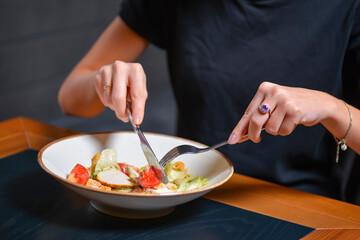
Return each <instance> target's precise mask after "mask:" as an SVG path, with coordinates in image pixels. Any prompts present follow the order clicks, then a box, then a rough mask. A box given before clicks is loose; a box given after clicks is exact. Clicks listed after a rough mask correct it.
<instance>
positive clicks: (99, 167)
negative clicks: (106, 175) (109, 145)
mask: <svg viewBox="0 0 360 240" xmlns="http://www.w3.org/2000/svg"><path fill="white" fill-rule="evenodd" d="M111 168H116V169H120V167H119V165H118V163H117V158H116V151H115V150H113V149H105V150H103V151H102V152H101V156H100V159H99V161H97V163H96V166H95V172H94V173H93V176H96V174H98V173H99V172H101V171H104V170H108V169H111Z"/></svg>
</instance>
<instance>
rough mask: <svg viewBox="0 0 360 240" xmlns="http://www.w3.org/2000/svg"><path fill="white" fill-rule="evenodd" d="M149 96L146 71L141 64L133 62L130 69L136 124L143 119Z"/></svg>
mask: <svg viewBox="0 0 360 240" xmlns="http://www.w3.org/2000/svg"><path fill="white" fill-rule="evenodd" d="M147 97H148V93H147V90H146V75H145V72H144V70H143V68H142V66H141V65H140V64H138V63H136V64H133V65H132V66H131V71H130V99H131V108H132V116H133V122H134V124H136V125H140V124H141V123H142V121H143V118H144V112H145V102H146V99H147Z"/></svg>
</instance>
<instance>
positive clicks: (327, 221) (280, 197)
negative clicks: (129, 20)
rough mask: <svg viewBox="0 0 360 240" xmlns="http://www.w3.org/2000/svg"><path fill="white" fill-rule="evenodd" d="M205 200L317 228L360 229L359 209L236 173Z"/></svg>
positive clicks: (207, 195) (351, 205)
mask: <svg viewBox="0 0 360 240" xmlns="http://www.w3.org/2000/svg"><path fill="white" fill-rule="evenodd" d="M205 197H206V198H209V199H212V200H215V201H219V202H222V203H227V204H229V205H232V206H236V207H239V208H243V209H247V210H250V211H253V212H257V213H261V214H264V215H268V216H273V217H276V218H279V219H283V220H286V221H290V222H293V223H297V224H300V225H303V226H308V227H312V228H316V229H317V228H355V229H360V207H359V206H356V205H353V204H349V203H345V202H342V201H337V200H333V199H329V198H325V197H321V196H318V195H315V194H310V193H306V192H302V191H297V190H294V189H291V188H287V187H284V186H280V185H277V184H273V183H269V182H266V181H262V180H259V179H255V178H251V177H247V176H243V175H239V174H234V175H233V176H232V178H231V179H230V180H229V181H228V182H226V183H225V184H224V185H222V186H221V187H219V188H216V189H214V190H213V191H211V192H210V193H208V194H206V195H205Z"/></svg>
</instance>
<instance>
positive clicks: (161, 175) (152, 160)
mask: <svg viewBox="0 0 360 240" xmlns="http://www.w3.org/2000/svg"><path fill="white" fill-rule="evenodd" d="M126 111H127V115H128V117H129V121H130V123H131V126H132V128H133V129H134V131H135V133H136V135H137V136H138V137H139V139H140V146H141V149H142V150H143V153H144V155H145V158H146V160H147V162H148V164H149V165H150V166H151V167H153V170H154V172H155V175H156V177H157V179H159V180H160V181H161V182H162V183H165V184H166V183H168V182H169V179H168V177H167V176H166V174H165V171H164V169H163V168H162V167H161V165H160V164H159V160H158V159H157V157H156V155H155V153H154V151H153V150H152V148H151V147H150V144H149V142H148V141H147V140H146V138H145V136H144V134H143V132H142V131H141V129H140V126H137V125H135V124H134V123H133V122H132V116H131V111H130V103H129V102H127V109H126Z"/></svg>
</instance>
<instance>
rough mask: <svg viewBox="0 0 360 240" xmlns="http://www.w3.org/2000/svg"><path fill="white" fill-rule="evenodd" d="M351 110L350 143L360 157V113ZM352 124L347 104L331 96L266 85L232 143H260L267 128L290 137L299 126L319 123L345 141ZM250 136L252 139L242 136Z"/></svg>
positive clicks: (243, 120)
mask: <svg viewBox="0 0 360 240" xmlns="http://www.w3.org/2000/svg"><path fill="white" fill-rule="evenodd" d="M264 103H266V104H268V105H269V107H270V109H271V114H268V113H267V114H262V113H261V112H260V111H259V106H260V105H261V104H264ZM349 107H350V110H351V112H352V127H351V130H350V132H349V135H348V137H347V140H346V144H347V145H348V146H349V147H350V148H352V149H353V150H354V151H355V152H357V153H358V154H360V137H359V136H360V111H359V110H358V109H356V108H354V107H352V106H349ZM349 122H350V116H349V112H348V109H347V107H346V105H345V104H344V103H343V102H342V101H341V100H339V99H337V98H335V97H333V96H331V95H329V94H327V93H324V92H320V91H315V90H310V89H304V88H293V87H285V86H281V85H277V84H273V83H268V82H264V83H262V84H261V85H260V87H259V89H258V91H257V93H256V94H255V96H254V98H253V99H252V101H251V102H250V104H249V106H248V108H247V109H246V111H245V114H244V115H243V117H242V118H241V119H240V121H239V123H238V124H237V126H236V127H235V129H234V130H233V132H232V134H231V135H230V138H229V143H237V142H243V141H246V140H248V139H250V140H252V141H253V142H259V141H260V140H261V137H260V133H261V129H262V128H263V127H265V131H266V132H268V133H270V134H273V135H282V136H286V135H289V134H290V133H291V132H292V131H293V130H294V129H295V128H296V126H297V125H299V124H302V125H305V126H314V125H316V124H318V123H320V124H322V125H323V126H324V127H325V128H326V129H327V130H328V131H330V132H331V133H332V134H333V135H334V136H335V137H336V138H338V139H340V140H342V139H343V138H344V137H345V135H346V131H347V129H348V127H349ZM246 133H247V134H248V137H242V136H244V135H245V134H246ZM334 141H335V140H334Z"/></svg>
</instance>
